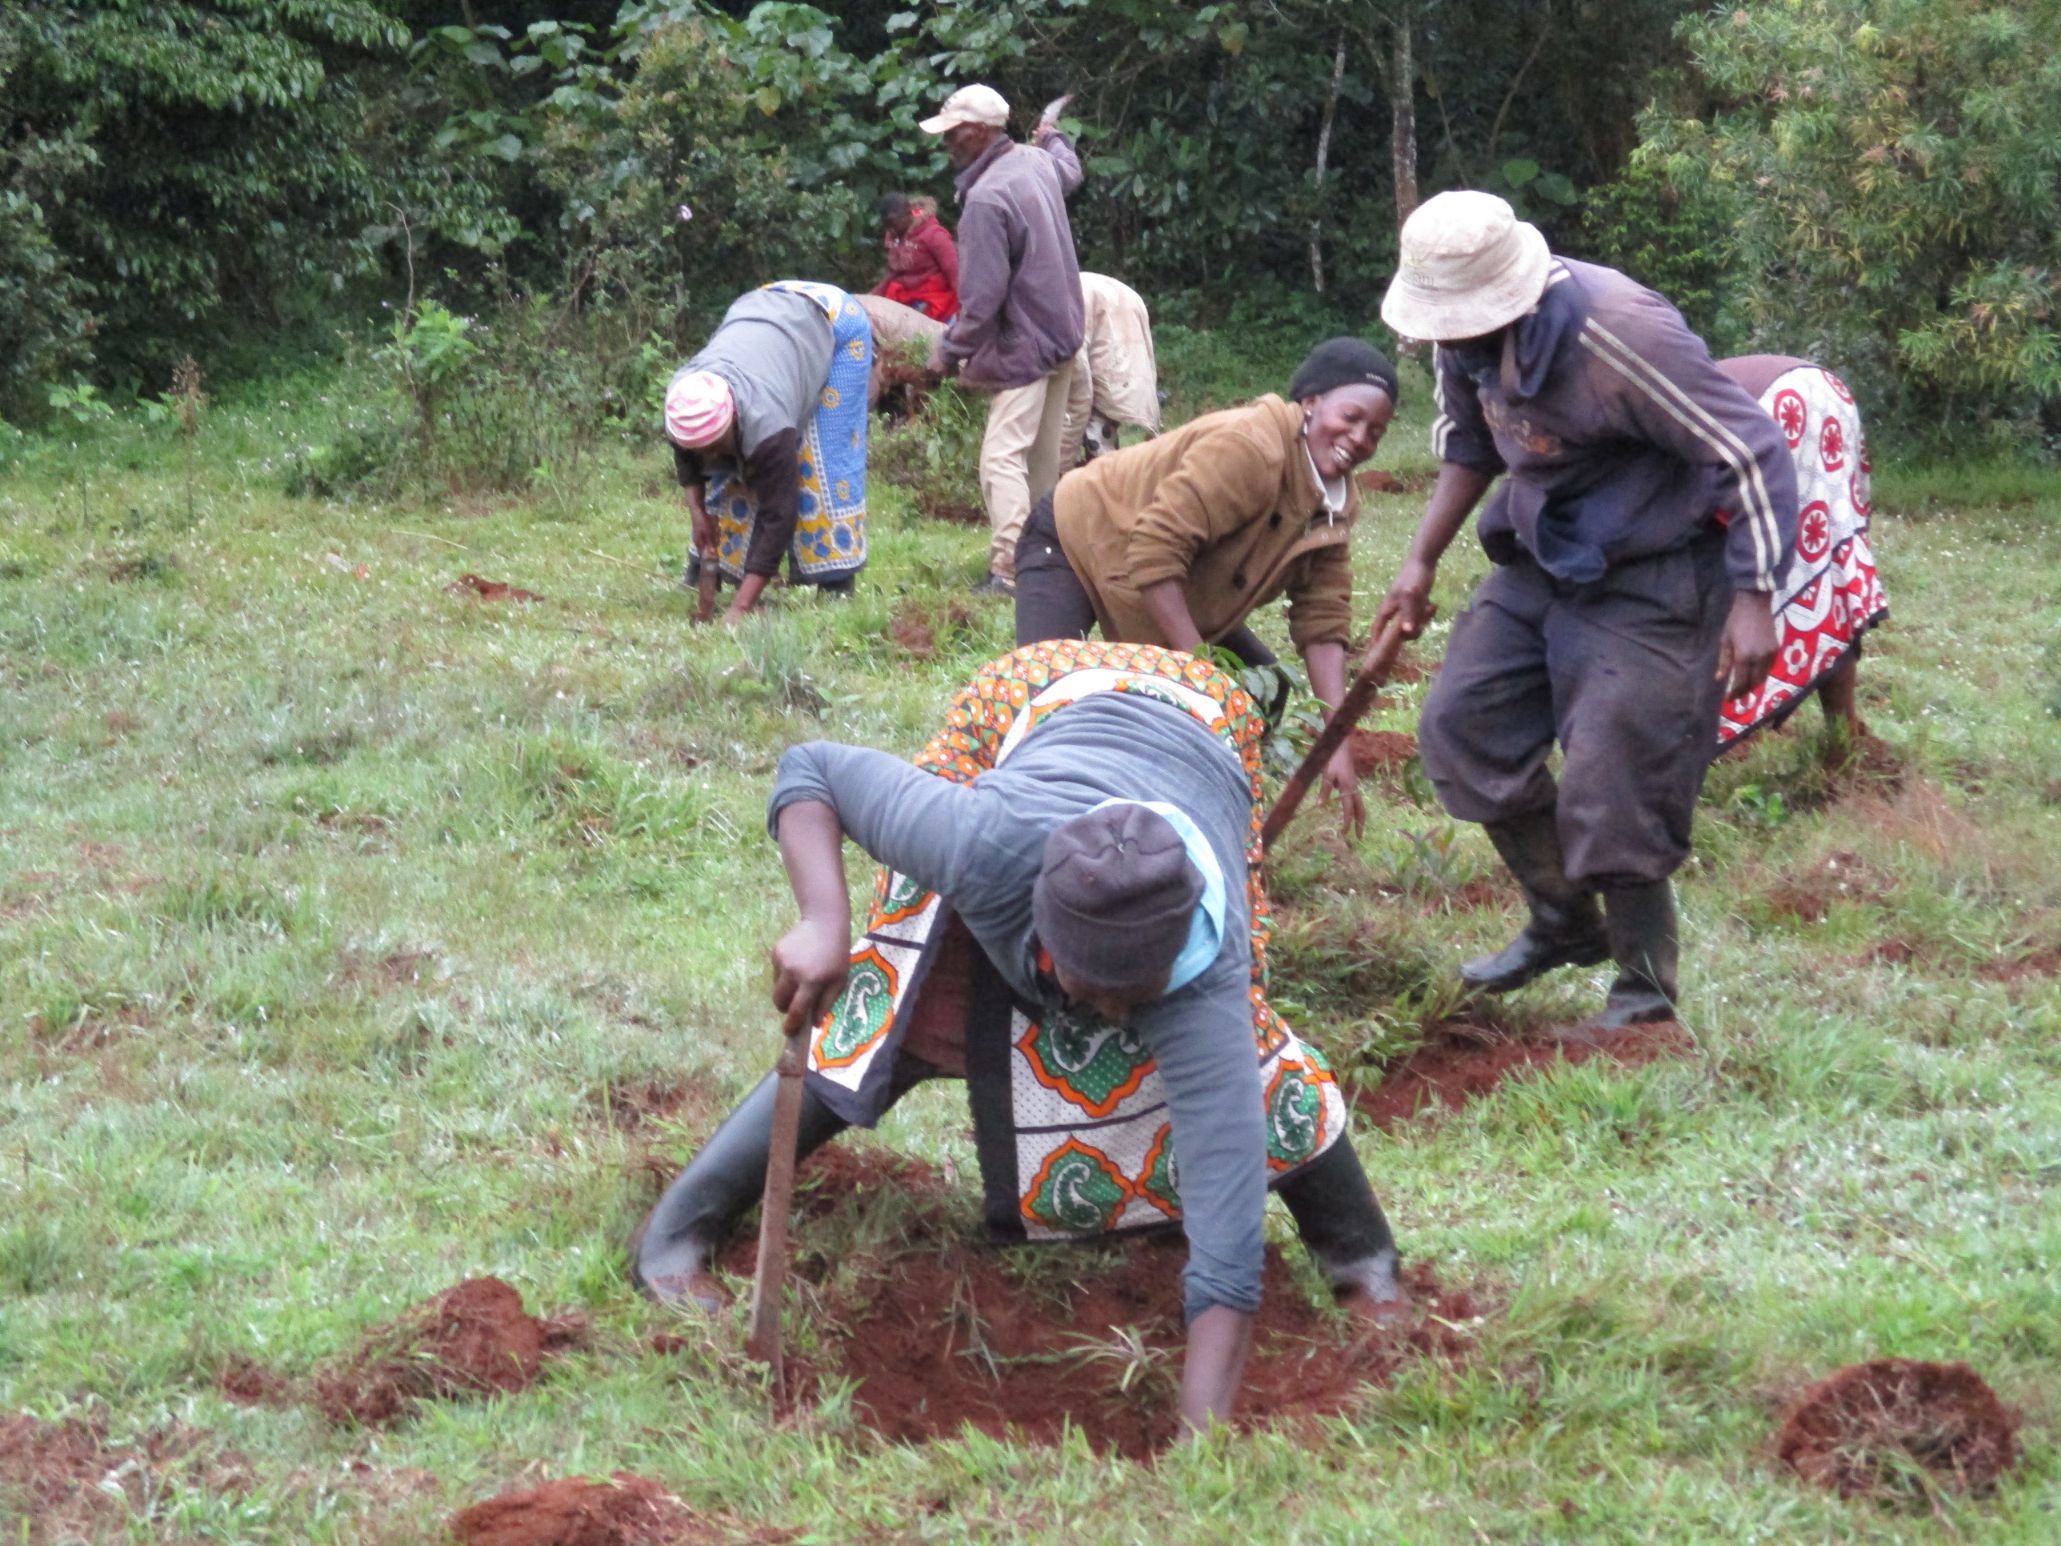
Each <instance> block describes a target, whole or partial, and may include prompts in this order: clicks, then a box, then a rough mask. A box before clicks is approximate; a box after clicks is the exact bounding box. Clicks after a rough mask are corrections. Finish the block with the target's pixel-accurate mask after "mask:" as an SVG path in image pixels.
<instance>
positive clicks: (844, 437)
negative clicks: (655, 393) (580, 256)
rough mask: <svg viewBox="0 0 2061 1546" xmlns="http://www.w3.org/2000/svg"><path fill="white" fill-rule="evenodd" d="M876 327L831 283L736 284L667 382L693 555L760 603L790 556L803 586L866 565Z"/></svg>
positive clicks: (836, 589) (828, 586) (694, 571)
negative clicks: (708, 330) (736, 291)
mask: <svg viewBox="0 0 2061 1546" xmlns="http://www.w3.org/2000/svg"><path fill="white" fill-rule="evenodd" d="M872 366H873V330H872V326H871V324H870V323H869V322H868V320H867V317H866V313H865V311H864V310H862V309H861V308H860V307H859V305H858V304H857V303H856V302H855V301H854V300H853V299H852V298H851V297H850V296H848V295H846V294H845V292H844V291H842V290H840V289H838V288H837V287H836V286H834V285H826V284H814V283H811V282H809V281H807V280H798V279H786V280H780V281H778V282H776V283H774V284H770V285H767V286H765V287H764V288H763V289H759V290H753V291H751V292H749V293H748V294H745V295H742V296H739V297H738V298H737V300H736V301H734V302H733V303H732V304H731V306H730V309H729V311H728V312H726V313H725V314H724V317H723V321H722V325H721V326H720V327H718V328H717V329H716V331H715V333H714V334H713V335H712V336H711V337H710V339H709V341H708V342H707V344H705V345H704V346H703V347H702V349H701V350H700V352H699V353H697V354H696V355H695V356H694V358H693V359H691V360H689V361H688V362H687V363H686V364H685V365H683V366H681V367H680V370H679V371H678V373H676V374H675V375H674V377H673V380H672V384H671V385H670V386H668V387H667V389H666V399H665V432H666V438H667V439H668V440H669V441H671V442H672V446H673V461H674V467H675V470H676V472H677V473H678V476H679V479H680V484H681V487H682V488H684V489H685V490H686V495H687V508H688V510H689V511H690V512H691V514H692V515H693V518H694V550H695V558H694V560H693V561H692V562H691V563H690V564H689V566H688V579H689V582H690V583H693V582H694V581H695V580H696V579H697V578H698V571H699V567H700V565H701V564H703V563H707V562H714V563H715V564H716V565H717V567H718V568H719V569H720V570H721V572H722V574H723V577H724V578H725V579H728V580H730V581H731V582H733V583H734V584H735V585H736V586H737V594H736V597H735V599H734V600H733V601H732V602H731V604H730V609H729V612H728V614H727V616H726V621H729V622H735V621H737V620H738V619H739V618H741V617H742V616H744V614H745V613H747V612H750V611H752V610H753V609H754V608H756V607H757V605H758V602H759V597H760V595H761V593H762V592H763V591H764V590H765V588H766V583H767V582H768V581H769V580H771V579H772V578H773V576H774V575H776V574H777V573H779V571H780V564H781V561H782V560H783V559H785V560H786V562H787V565H788V574H789V576H790V578H791V579H792V580H793V581H794V582H795V583H797V584H803V585H814V586H816V587H817V588H819V589H821V590H826V591H830V592H833V593H836V594H843V595H849V594H850V593H851V589H852V582H853V580H854V578H855V577H856V576H857V574H858V572H859V570H860V569H862V568H864V567H865V563H866V385H867V377H868V376H869V374H870V373H871V370H872Z"/></svg>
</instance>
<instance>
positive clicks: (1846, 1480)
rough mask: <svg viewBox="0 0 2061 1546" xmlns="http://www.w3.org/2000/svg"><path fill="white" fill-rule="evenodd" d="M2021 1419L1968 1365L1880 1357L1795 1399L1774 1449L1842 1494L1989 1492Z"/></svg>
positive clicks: (2014, 1451) (2014, 1448) (2007, 1460)
mask: <svg viewBox="0 0 2061 1546" xmlns="http://www.w3.org/2000/svg"><path fill="white" fill-rule="evenodd" d="M2017 1430H2018V1419H2017V1418H2016V1417H2015V1416H2014V1415H2013V1414H2012V1413H2011V1412H2010V1410H2009V1409H2008V1408H2006V1407H2005V1406H2004V1404H2003V1403H2002V1402H2001V1401H1999V1400H1998V1399H1997V1394H1996V1392H1995V1391H1993V1390H1991V1389H1990V1388H1989V1385H1988V1384H1987V1382H1985V1381H1984V1380H1983V1378H1982V1376H1981V1375H1979V1374H1977V1373H1976V1372H1975V1371H1974V1370H1973V1369H1971V1368H1969V1367H1968V1366H1967V1365H1966V1364H1964V1363H1921V1362H1919V1361H1917V1360H1915V1359H1910V1358H1878V1359H1876V1360H1875V1361H1874V1362H1873V1363H1863V1364H1855V1365H1853V1366H1852V1367H1851V1368H1846V1369H1841V1370H1840V1371H1839V1372H1838V1373H1837V1374H1834V1375H1833V1376H1831V1378H1829V1379H1824V1380H1820V1381H1819V1382H1818V1383H1817V1384H1815V1385H1813V1386H1811V1387H1810V1389H1808V1390H1806V1391H1805V1392H1804V1393H1803V1394H1802V1395H1801V1396H1800V1397H1798V1398H1797V1401H1796V1404H1795V1405H1794V1406H1792V1407H1791V1408H1790V1409H1789V1415H1788V1417H1787V1418H1786V1419H1785V1420H1784V1422H1783V1424H1782V1431H1781V1434H1780V1436H1779V1437H1778V1438H1777V1439H1776V1441H1775V1454H1776V1456H1777V1458H1779V1459H1780V1460H1781V1461H1782V1463H1783V1464H1784V1465H1786V1466H1789V1467H1790V1468H1792V1469H1793V1470H1794V1471H1795V1472H1796V1474H1797V1475H1799V1476H1801V1477H1802V1478H1803V1479H1804V1480H1805V1481H1808V1482H1814V1483H1816V1484H1817V1485H1818V1486H1820V1487H1827V1488H1830V1489H1832V1490H1833V1491H1836V1492H1838V1493H1839V1494H1840V1495H1841V1496H1843V1497H1849V1498H1851V1497H1857V1496H1860V1495H1863V1494H1873V1495H1879V1496H1888V1497H1909V1496H1910V1495H1911V1494H1913V1493H1914V1492H1915V1493H1923V1492H1924V1491H1925V1490H1926V1487H1927V1484H1928V1479H1929V1481H1930V1482H1934V1483H1937V1484H1938V1485H1940V1486H1943V1487H1947V1488H1950V1489H1952V1490H1953V1491H1956V1492H1986V1491H1988V1490H1989V1489H1990V1488H1991V1487H1994V1486H1995V1485H1996V1483H1997V1479H1998V1478H1999V1477H2001V1476H2002V1475H2003V1474H2004V1473H2005V1472H2006V1471H2008V1470H2010V1469H2011V1467H2012V1466H2014V1465H2016V1464H2017V1463H2018V1433H2017Z"/></svg>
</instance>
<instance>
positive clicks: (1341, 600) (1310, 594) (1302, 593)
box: [1288, 542, 1353, 655]
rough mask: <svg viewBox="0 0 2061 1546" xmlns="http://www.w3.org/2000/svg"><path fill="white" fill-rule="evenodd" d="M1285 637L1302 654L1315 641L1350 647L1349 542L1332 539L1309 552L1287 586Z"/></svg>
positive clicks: (1307, 650) (1351, 595)
mask: <svg viewBox="0 0 2061 1546" xmlns="http://www.w3.org/2000/svg"><path fill="white" fill-rule="evenodd" d="M1288 637H1289V638H1290V639H1292V640H1293V641H1294V643H1295V647H1296V649H1298V650H1299V651H1301V652H1302V653H1303V654H1305V655H1307V654H1308V653H1309V652H1310V650H1311V648H1312V647H1313V646H1315V645H1319V644H1343V645H1345V646H1346V648H1348V649H1350V648H1351V647H1352V637H1353V561H1352V548H1351V545H1350V544H1349V543H1345V542H1336V543H1333V544H1332V545H1330V546H1329V547H1323V548H1319V549H1318V550H1317V551H1316V552H1314V553H1312V554H1310V556H1309V558H1308V560H1307V561H1306V562H1305V564H1304V566H1303V573H1302V575H1301V577H1300V578H1299V579H1298V580H1297V582H1296V583H1295V584H1293V585H1291V586H1289V588H1288Z"/></svg>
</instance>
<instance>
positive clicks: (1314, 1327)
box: [726, 1146, 1483, 1457]
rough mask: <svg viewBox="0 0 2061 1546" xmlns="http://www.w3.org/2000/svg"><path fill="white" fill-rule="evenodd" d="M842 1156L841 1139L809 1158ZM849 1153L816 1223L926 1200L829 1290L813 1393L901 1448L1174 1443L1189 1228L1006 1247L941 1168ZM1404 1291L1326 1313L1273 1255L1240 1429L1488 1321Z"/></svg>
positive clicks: (833, 1171) (1414, 1288)
mask: <svg viewBox="0 0 2061 1546" xmlns="http://www.w3.org/2000/svg"><path fill="white" fill-rule="evenodd" d="M838 1153H839V1150H838V1149H837V1148H836V1147H835V1146H833V1147H832V1148H830V1149H828V1150H825V1151H824V1153H823V1154H821V1155H818V1156H817V1157H816V1159H815V1161H812V1164H815V1163H820V1162H821V1161H823V1160H825V1159H828V1158H829V1157H830V1156H831V1155H835V1154H838ZM846 1153H847V1154H848V1155H849V1157H848V1158H845V1157H841V1158H840V1159H839V1160H838V1161H834V1162H833V1164H832V1166H829V1167H825V1172H824V1182H823V1184H822V1185H821V1186H820V1187H818V1188H815V1189H811V1190H805V1191H804V1193H803V1195H802V1198H801V1200H800V1207H801V1211H802V1213H803V1215H804V1218H805V1219H807V1218H809V1217H810V1216H816V1217H821V1216H823V1215H826V1214H828V1213H831V1212H833V1211H836V1210H837V1209H838V1208H840V1207H850V1206H857V1207H865V1206H869V1205H873V1204H870V1203H869V1202H868V1201H867V1199H866V1193H867V1192H868V1191H869V1190H870V1191H873V1192H874V1193H875V1197H876V1199H877V1198H878V1192H879V1190H880V1189H881V1188H882V1187H883V1186H885V1187H891V1188H893V1189H894V1190H896V1191H899V1192H901V1193H902V1195H903V1197H905V1198H910V1197H913V1198H914V1199H916V1204H917V1206H916V1211H915V1213H914V1216H913V1217H912V1218H911V1220H910V1227H909V1228H908V1229H907V1231H906V1232H905V1234H904V1236H903V1237H902V1239H901V1240H899V1241H898V1242H897V1244H896V1245H895V1247H894V1248H893V1254H891V1255H886V1256H875V1257H872V1258H870V1259H868V1260H867V1261H866V1262H864V1263H863V1264H862V1270H860V1271H859V1272H857V1273H856V1274H854V1275H852V1277H851V1278H850V1279H849V1281H850V1282H851V1283H852V1284H853V1286H851V1287H845V1286H843V1285H842V1284H836V1285H828V1284H826V1285H824V1286H823V1287H822V1289H821V1293H822V1298H821V1299H820V1301H819V1303H820V1306H821V1308H820V1314H819V1319H820V1322H821V1325H820V1336H821V1338H822V1341H821V1343H820V1345H819V1347H818V1348H817V1349H815V1350H813V1351H811V1352H809V1353H808V1354H806V1355H802V1354H799V1353H796V1354H791V1355H790V1358H789V1362H788V1370H789V1380H790V1382H791V1383H790V1389H791V1390H792V1391H794V1392H795V1394H796V1395H797V1397H798V1398H799V1399H802V1400H807V1399H809V1397H810V1395H811V1394H812V1391H813V1389H814V1387H815V1385H816V1384H817V1383H819V1382H820V1381H821V1380H824V1379H829V1378H834V1377H836V1376H838V1375H844V1376H846V1377H849V1378H850V1379H852V1380H853V1381H854V1382H855V1384H856V1390H855V1392H854V1398H853V1399H854V1406H855V1407H856V1409H857V1411H858V1413H859V1415H860V1416H861V1418H862V1419H863V1420H864V1421H865V1423H866V1424H867V1425H868V1426H869V1427H871V1428H872V1429H874V1430H875V1431H876V1432H878V1433H879V1434H880V1435H881V1436H882V1437H884V1438H890V1439H897V1440H901V1441H904V1442H924V1441H928V1440H931V1439H938V1438H950V1437H953V1436H955V1435H957V1434H958V1433H959V1431H960V1429H961V1428H962V1427H963V1426H964V1425H966V1424H969V1423H970V1424H971V1425H972V1426H973V1427H975V1428H977V1429H979V1430H981V1431H982V1432H985V1433H988V1434H991V1435H994V1436H996V1437H1001V1436H1003V1435H1005V1434H1009V1433H1014V1434H1016V1435H1018V1436H1019V1437H1020V1438H1022V1439H1023V1440H1025V1441H1026V1442H1029V1443H1033V1444H1050V1443H1056V1442H1057V1441H1058V1440H1059V1438H1060V1436H1061V1434H1062V1433H1063V1432H1064V1431H1065V1430H1066V1428H1067V1427H1068V1426H1069V1425H1070V1426H1073V1427H1076V1428H1078V1429H1080V1430H1081V1431H1082V1433H1083V1434H1085V1435H1086V1437H1087V1439H1088V1442H1089V1443H1090V1444H1091V1445H1092V1446H1093V1447H1094V1448H1095V1449H1096V1450H1097V1451H1099V1452H1103V1453H1111V1452H1113V1453H1117V1454H1123V1455H1128V1456H1132V1457H1140V1456H1144V1455H1148V1454H1151V1453H1152V1452H1154V1451H1155V1450H1157V1449H1160V1448H1162V1447H1163V1446H1164V1445H1166V1444H1167V1443H1168V1442H1170V1441H1171V1440H1172V1439H1173V1438H1174V1437H1175V1419H1174V1400H1173V1398H1174V1390H1175V1386H1176V1383H1177V1382H1178V1379H1179V1374H1180V1357H1181V1348H1182V1345H1183V1343H1184V1341H1185V1332H1184V1329H1183V1326H1182V1323H1181V1268H1182V1266H1183V1264H1184V1263H1185V1261H1186V1259H1187V1248H1186V1243H1185V1242H1184V1241H1183V1240H1182V1239H1181V1238H1180V1236H1179V1235H1178V1234H1177V1233H1167V1234H1162V1235H1155V1236H1153V1237H1150V1238H1144V1239H1135V1240H1129V1241H1125V1242H1123V1243H1121V1244H1119V1245H1115V1246H1105V1247H1102V1248H1099V1249H1094V1248H1081V1247H1070V1246H1052V1247H1049V1248H1042V1250H1041V1251H1040V1253H1039V1254H1037V1255H1035V1256H1032V1255H1029V1254H1027V1252H1026V1251H1015V1252H1009V1251H1001V1250H996V1249H994V1248H991V1247H988V1246H986V1245H984V1244H983V1243H981V1242H979V1241H977V1240H973V1239H969V1238H965V1237H963V1236H962V1235H961V1234H960V1233H959V1231H958V1229H957V1226H955V1225H954V1224H952V1223H950V1222H948V1221H947V1220H946V1219H945V1218H944V1217H943V1215H942V1209H941V1207H940V1203H941V1200H942V1197H943V1190H944V1188H943V1183H942V1180H941V1178H940V1177H938V1176H937V1173H936V1172H935V1171H933V1170H931V1169H930V1167H928V1166H924V1165H922V1164H920V1162H907V1161H894V1160H892V1159H887V1160H885V1162H884V1163H880V1162H876V1157H875V1156H873V1155H870V1154H862V1153H861V1152H860V1151H856V1150H854V1151H846ZM855 1161H856V1162H857V1163H854V1162H855ZM804 1229H806V1224H805V1225H804ZM802 1240H804V1241H805V1240H806V1235H805V1234H804V1236H803V1237H802ZM749 1262H750V1252H749V1248H748V1245H747V1244H746V1243H745V1242H739V1244H738V1246H737V1247H736V1248H734V1249H733V1250H732V1251H731V1252H730V1253H729V1254H728V1257H727V1259H726V1265H727V1266H729V1267H730V1268H731V1269H732V1271H740V1270H741V1271H743V1272H748V1271H749ZM1062 1262H1063V1263H1064V1266H1063V1267H1062V1269H1061V1271H1062V1272H1064V1276H1061V1274H1060V1273H1054V1274H1052V1276H1051V1277H1050V1278H1049V1279H1044V1278H1043V1277H1042V1274H1040V1275H1038V1276H1037V1277H1034V1278H1033V1280H1032V1281H1031V1282H1029V1283H1026V1282H1025V1281H1021V1280H1019V1277H1018V1276H1017V1275H1016V1274H1015V1273H1014V1272H1012V1270H1011V1268H1012V1267H1014V1268H1017V1269H1018V1270H1021V1269H1022V1268H1024V1267H1025V1266H1027V1265H1030V1264H1033V1263H1034V1264H1036V1265H1037V1266H1039V1267H1042V1266H1044V1265H1045V1264H1048V1263H1049V1264H1060V1263H1062ZM1066 1268H1071V1270H1070V1271H1066V1270H1065V1269H1066ZM1404 1281H1405V1283H1406V1285H1407V1286H1408V1288H1409V1290H1410V1293H1411V1295H1412V1297H1413V1299H1414V1300H1415V1308H1414V1309H1413V1311H1412V1312H1411V1313H1410V1314H1409V1315H1408V1316H1407V1317H1405V1319H1404V1320H1403V1321H1402V1322H1401V1323H1400V1324H1398V1325H1395V1326H1391V1327H1370V1326H1367V1325H1365V1324H1364V1323H1362V1322H1359V1321H1357V1320H1353V1319H1350V1318H1348V1317H1346V1316H1343V1315H1340V1314H1338V1313H1336V1312H1335V1311H1332V1310H1331V1309H1329V1308H1328V1307H1326V1306H1320V1305H1318V1304H1315V1303H1312V1302H1311V1299H1310V1297H1309V1294H1308V1292H1307V1291H1306V1290H1305V1289H1304V1288H1303V1286H1302V1285H1301V1284H1300V1283H1298V1282H1296V1281H1295V1279H1294V1276H1293V1275H1292V1273H1291V1272H1290V1270H1289V1267H1288V1264H1287V1262H1286V1261H1285V1260H1284V1259H1283V1257H1282V1256H1281V1254H1280V1253H1279V1252H1278V1251H1276V1250H1275V1249H1273V1248H1272V1247H1269V1249H1268V1251H1267V1257H1266V1269H1265V1299H1264V1301H1263V1304H1262V1308H1261V1310H1260V1314H1259V1322H1258V1326H1257V1328H1256V1330H1255V1335H1254V1341H1253V1353H1252V1358H1251V1361H1250V1362H1249V1363H1248V1364H1247V1365H1246V1371H1245V1383H1244V1386H1243V1389H1242V1392H1241V1394H1240V1396H1239V1407H1238V1411H1239V1419H1238V1420H1239V1423H1240V1425H1241V1426H1245V1427H1258V1426H1262V1425H1266V1424H1272V1423H1279V1422H1294V1421H1297V1420H1300V1419H1308V1418H1313V1417H1326V1416H1335V1415H1338V1414H1341V1413H1344V1412H1347V1411H1349V1410H1351V1409H1352V1407H1353V1405H1354V1403H1355V1402H1356V1401H1357V1399H1358V1398H1359V1396H1360V1394H1361V1393H1362V1391H1363V1390H1364V1389H1365V1387H1366V1386H1367V1385H1369V1384H1382V1383H1385V1382H1387V1381H1388V1380H1390V1379H1392V1378H1393V1377H1394V1375H1395V1373H1396V1371H1397V1370H1398V1369H1400V1368H1401V1367H1402V1366H1403V1364H1404V1363H1405V1362H1407V1361H1408V1360H1410V1359H1412V1358H1415V1357H1418V1356H1422V1355H1425V1354H1431V1355H1435V1356H1441V1357H1446V1358H1458V1357H1461V1356H1463V1355H1464V1354H1465V1353H1466V1352H1467V1351H1468V1349H1470V1348H1471V1347H1472V1345H1473V1340H1474V1338H1473V1331H1472V1327H1473V1325H1474V1323H1476V1322H1477V1321H1478V1319H1479V1318H1480V1316H1481V1314H1482V1313H1483V1312H1482V1310H1481V1307H1480V1305H1479V1304H1478V1302H1477V1301H1476V1299H1475V1297H1474V1296H1473V1295H1471V1294H1469V1293H1466V1292H1464V1291H1455V1292H1449V1291H1447V1290H1445V1289H1442V1288H1441V1287H1440V1286H1439V1284H1438V1281H1437V1280H1436V1278H1435V1277H1434V1276H1433V1275H1432V1273H1431V1271H1430V1270H1429V1269H1428V1268H1425V1267H1421V1266H1419V1267H1414V1268H1411V1269H1409V1270H1408V1271H1406V1272H1405V1273H1404Z"/></svg>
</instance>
